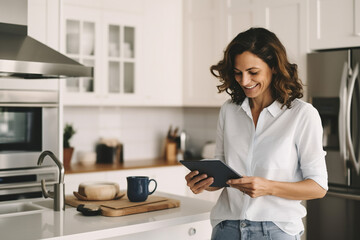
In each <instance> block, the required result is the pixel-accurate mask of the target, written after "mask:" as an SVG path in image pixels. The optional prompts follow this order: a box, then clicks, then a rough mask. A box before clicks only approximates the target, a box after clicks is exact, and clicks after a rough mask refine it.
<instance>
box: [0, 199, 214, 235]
mask: <svg viewBox="0 0 360 240" xmlns="http://www.w3.org/2000/svg"><path fill="white" fill-rule="evenodd" d="M156 195H158V196H164V197H168V198H173V199H177V200H180V207H178V208H172V209H166V210H159V211H153V212H147V213H140V214H133V215H128V216H121V217H104V216H83V215H82V214H81V213H79V212H78V211H77V210H76V208H73V207H70V206H66V210H65V211H64V212H54V211H53V210H52V209H49V208H47V207H49V206H50V205H51V204H52V201H53V200H52V199H49V200H47V199H46V200H44V199H37V200H32V203H34V204H38V205H40V206H43V207H44V208H43V209H42V210H38V211H33V212H31V211H29V212H28V213H21V214H20V213H17V214H15V215H14V214H4V215H0V232H1V239H7V240H10V239H27V240H30V239H127V240H134V239H156V240H159V239H160V240H161V239H169V238H171V239H174V240H175V239H181V240H183V239H210V235H211V226H210V221H209V218H210V210H211V208H212V206H213V205H214V203H213V202H208V201H204V200H199V199H194V198H189V197H183V196H178V195H172V194H166V193H160V192H157V193H156ZM26 202H29V201H26Z"/></svg>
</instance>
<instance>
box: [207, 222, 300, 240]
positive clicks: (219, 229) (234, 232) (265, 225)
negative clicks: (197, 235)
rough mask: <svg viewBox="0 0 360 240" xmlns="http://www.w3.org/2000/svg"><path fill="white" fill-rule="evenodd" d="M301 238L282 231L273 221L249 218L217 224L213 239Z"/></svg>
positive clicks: (277, 239)
mask: <svg viewBox="0 0 360 240" xmlns="http://www.w3.org/2000/svg"><path fill="white" fill-rule="evenodd" d="M225 239H226V240H240V239H241V240H300V236H299V235H296V236H292V235H289V234H287V233H286V232H284V231H282V230H281V229H280V228H279V227H278V226H276V225H275V224H274V223H273V222H253V221H248V220H226V221H222V222H221V223H219V224H217V225H216V226H215V227H214V229H213V232H212V235H211V240H225Z"/></svg>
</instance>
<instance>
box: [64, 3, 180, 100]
mask: <svg viewBox="0 0 360 240" xmlns="http://www.w3.org/2000/svg"><path fill="white" fill-rule="evenodd" d="M181 7H182V4H181V0H171V1H165V0H154V1H151V2H148V1H145V0H136V1H130V0H124V1H118V2H114V1H111V0H104V1H100V0H94V1H85V0H76V1H70V0H65V1H63V10H62V16H63V19H62V32H61V38H62V41H61V42H62V48H61V50H62V51H63V52H64V53H65V54H66V55H68V56H69V57H71V58H73V59H75V60H77V61H80V62H81V63H83V64H85V65H89V66H93V67H94V78H72V79H67V83H66V91H65V93H64V104H65V105H68V106H72V105H80V106H148V105H150V106H180V105H181V93H182V86H181V79H182V69H181V66H182V65H181V61H182V41H181V36H182V15H181V9H182V8H181Z"/></svg>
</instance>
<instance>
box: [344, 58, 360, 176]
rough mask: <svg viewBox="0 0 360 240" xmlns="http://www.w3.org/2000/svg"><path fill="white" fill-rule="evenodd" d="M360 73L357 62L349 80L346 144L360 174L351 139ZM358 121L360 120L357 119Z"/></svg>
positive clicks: (354, 165) (351, 160)
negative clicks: (354, 95) (352, 116)
mask: <svg viewBox="0 0 360 240" xmlns="http://www.w3.org/2000/svg"><path fill="white" fill-rule="evenodd" d="M358 75H359V63H357V64H356V66H355V69H354V72H353V74H352V76H351V78H350V81H349V89H348V95H347V98H348V99H347V101H346V102H347V106H346V144H347V149H348V151H349V159H350V162H351V164H352V165H353V167H354V168H355V170H356V173H357V174H358V175H359V172H360V162H357V161H356V156H355V151H354V145H353V142H352V139H351V128H350V124H351V102H352V96H353V92H354V87H355V81H356V79H357V77H358ZM357 121H358V120H357Z"/></svg>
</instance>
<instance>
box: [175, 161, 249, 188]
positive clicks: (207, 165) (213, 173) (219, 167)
mask: <svg viewBox="0 0 360 240" xmlns="http://www.w3.org/2000/svg"><path fill="white" fill-rule="evenodd" d="M180 163H181V164H183V165H184V166H185V167H187V168H188V169H189V170H190V171H195V170H197V171H199V173H200V174H203V173H205V174H207V175H208V177H213V178H214V182H213V183H212V184H211V187H229V185H228V184H226V182H227V181H228V180H229V179H236V178H241V177H242V176H241V175H240V174H239V173H237V172H236V171H235V170H234V169H232V168H231V167H230V166H228V165H226V164H225V163H224V162H223V161H221V160H218V159H203V160H180Z"/></svg>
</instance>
